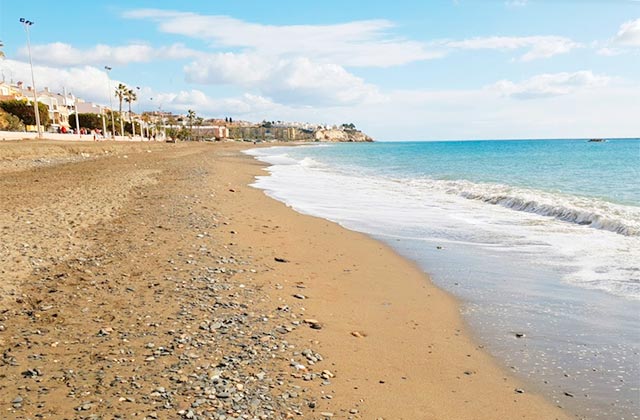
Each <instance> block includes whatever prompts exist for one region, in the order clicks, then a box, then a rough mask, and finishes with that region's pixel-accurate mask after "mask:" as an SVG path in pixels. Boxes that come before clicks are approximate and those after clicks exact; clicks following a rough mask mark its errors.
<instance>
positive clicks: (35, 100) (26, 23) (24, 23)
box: [20, 18, 42, 139]
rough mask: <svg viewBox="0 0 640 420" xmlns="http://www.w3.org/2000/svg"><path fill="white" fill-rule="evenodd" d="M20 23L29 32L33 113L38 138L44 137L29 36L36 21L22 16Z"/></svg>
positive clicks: (28, 46)
mask: <svg viewBox="0 0 640 420" xmlns="http://www.w3.org/2000/svg"><path fill="white" fill-rule="evenodd" d="M20 23H22V26H24V31H25V32H26V33H27V50H28V51H29V66H31V84H32V85H33V113H34V114H35V117H36V127H37V129H38V138H39V139H41V138H42V129H41V128H40V112H39V109H38V93H37V92H38V90H37V89H36V78H35V77H34V75H33V61H31V38H30V36H29V27H30V26H31V25H33V23H34V22H32V21H30V20H27V19H25V18H20Z"/></svg>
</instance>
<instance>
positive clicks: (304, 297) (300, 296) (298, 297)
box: [293, 293, 307, 300]
mask: <svg viewBox="0 0 640 420" xmlns="http://www.w3.org/2000/svg"><path fill="white" fill-rule="evenodd" d="M293 297H294V298H296V299H303V300H304V299H306V298H307V297H306V296H305V295H301V294H300V293H296V294H295V295H293Z"/></svg>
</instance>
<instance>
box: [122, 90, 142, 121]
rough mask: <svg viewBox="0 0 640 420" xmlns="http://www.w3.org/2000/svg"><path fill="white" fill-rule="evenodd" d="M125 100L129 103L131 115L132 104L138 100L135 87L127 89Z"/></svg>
mask: <svg viewBox="0 0 640 420" xmlns="http://www.w3.org/2000/svg"><path fill="white" fill-rule="evenodd" d="M124 100H125V102H126V103H127V104H129V115H131V104H132V103H133V102H135V101H137V100H138V95H136V93H135V92H134V91H133V89H127V91H126V93H125V94H124ZM121 107H122V105H121ZM121 112H122V111H121Z"/></svg>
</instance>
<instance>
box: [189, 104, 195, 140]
mask: <svg viewBox="0 0 640 420" xmlns="http://www.w3.org/2000/svg"><path fill="white" fill-rule="evenodd" d="M187 119H188V120H189V136H190V137H191V140H193V121H194V120H195V119H196V112H195V111H194V110H191V109H190V110H188V111H187Z"/></svg>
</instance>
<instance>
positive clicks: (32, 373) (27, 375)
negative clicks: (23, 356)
mask: <svg viewBox="0 0 640 420" xmlns="http://www.w3.org/2000/svg"><path fill="white" fill-rule="evenodd" d="M22 376H24V377H25V378H34V377H36V376H42V372H40V369H38V368H34V369H27V370H25V371H24V372H22Z"/></svg>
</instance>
